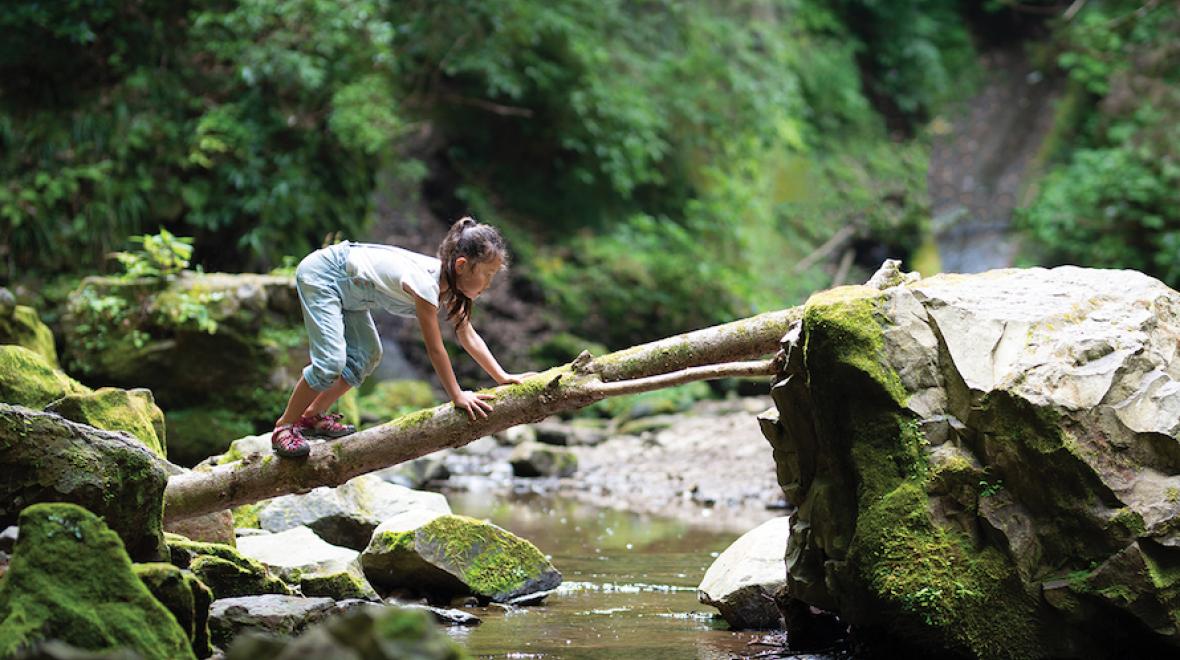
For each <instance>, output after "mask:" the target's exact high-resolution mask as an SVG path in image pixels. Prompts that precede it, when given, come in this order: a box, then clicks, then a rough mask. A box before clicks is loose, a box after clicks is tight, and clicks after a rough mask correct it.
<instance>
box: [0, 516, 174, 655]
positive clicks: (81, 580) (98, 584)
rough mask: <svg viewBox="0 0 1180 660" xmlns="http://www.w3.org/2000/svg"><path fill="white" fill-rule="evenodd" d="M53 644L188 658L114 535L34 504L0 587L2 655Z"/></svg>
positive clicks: (87, 519)
mask: <svg viewBox="0 0 1180 660" xmlns="http://www.w3.org/2000/svg"><path fill="white" fill-rule="evenodd" d="M49 639H56V640H61V641H64V642H66V643H68V644H70V645H72V646H75V647H77V648H81V649H87V650H92V651H103V650H111V649H119V648H128V649H131V650H133V651H135V652H136V653H138V654H139V655H140V656H142V657H143V658H146V659H149V660H151V659H155V658H158V659H160V660H172V659H173V658H194V657H195V656H194V654H193V650H192V647H191V645H190V639H189V636H188V635H187V634H186V633H185V631H184V630H183V629H182V628H181V627H180V625H178V624H177V622H176V618H175V617H174V616H173V615H172V614H171V613H170V612H169V611H168V610H167V609H166V608H165V607H164V606H163V605H161V604H160V602H159V601H158V600H156V599H155V598H154V597H152V595H151V593H149V592H148V589H147V587H145V586H144V584H143V582H141V581H140V579H139V578H138V577H136V575H135V573H134V572H133V570H132V567H131V560H130V559H129V558H128V557H127V553H126V552H125V551H124V549H123V543H122V542H121V541H120V540H119V536H118V535H116V534H115V533H114V532H113V531H111V530H110V529H109V528H108V527H107V526H106V525H104V524H103V522H102V520H101V519H99V518H98V516H95V515H94V514H93V513H90V512H89V511H87V510H86V509H83V508H82V507H79V506H76V505H73V504H62V503H57V504H35V505H33V506H31V507H29V508H27V509H25V510H24V511H23V512H22V513H21V516H20V538H19V539H18V540H17V543H16V552H15V554H14V556H13V558H12V564H11V566H10V567H9V569H8V573H7V574H5V577H4V580H3V582H0V657H4V658H10V657H13V656H14V655H16V652H17V651H18V650H20V649H22V648H27V647H29V646H32V645H34V644H36V643H38V642H40V641H42V640H49Z"/></svg>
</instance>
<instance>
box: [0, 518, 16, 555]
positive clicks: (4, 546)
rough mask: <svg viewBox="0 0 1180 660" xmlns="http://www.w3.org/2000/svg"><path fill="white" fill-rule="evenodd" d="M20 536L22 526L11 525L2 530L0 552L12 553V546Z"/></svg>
mask: <svg viewBox="0 0 1180 660" xmlns="http://www.w3.org/2000/svg"><path fill="white" fill-rule="evenodd" d="M19 537H20V527H17V526H16V525H10V526H8V527H5V528H4V531H3V532H0V552H7V553H9V554H12V548H13V546H15V545H16V540H17V539H18V538H19Z"/></svg>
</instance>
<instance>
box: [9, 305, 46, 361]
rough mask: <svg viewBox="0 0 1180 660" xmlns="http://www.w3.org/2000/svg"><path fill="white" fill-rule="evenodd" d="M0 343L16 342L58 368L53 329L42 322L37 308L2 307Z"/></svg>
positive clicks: (21, 306)
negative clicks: (10, 308)
mask: <svg viewBox="0 0 1180 660" xmlns="http://www.w3.org/2000/svg"><path fill="white" fill-rule="evenodd" d="M0 344H15V345H17V346H24V347H25V348H27V349H29V350H30V351H33V352H34V353H37V354H38V355H40V356H41V357H43V358H45V361H46V362H48V363H49V365H50V366H52V367H54V368H57V367H58V363H57V348H56V347H55V346H54V345H53V331H51V330H50V329H49V326H47V325H45V324H44V323H42V322H41V319H40V318H39V317H38V316H37V310H35V309H33V308H32V307H25V306H24V305H17V306H16V307H14V308H12V310H11V312H9V313H5V312H4V310H2V309H0Z"/></svg>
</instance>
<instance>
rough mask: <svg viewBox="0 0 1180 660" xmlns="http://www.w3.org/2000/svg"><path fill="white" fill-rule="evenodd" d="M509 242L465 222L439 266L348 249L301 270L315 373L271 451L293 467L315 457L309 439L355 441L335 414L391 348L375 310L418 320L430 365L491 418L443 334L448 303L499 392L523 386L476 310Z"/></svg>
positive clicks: (372, 249)
mask: <svg viewBox="0 0 1180 660" xmlns="http://www.w3.org/2000/svg"><path fill="white" fill-rule="evenodd" d="M507 261H508V253H507V250H506V249H505V247H504V239H502V238H501V237H500V233H499V232H497V231H496V229H495V228H493V227H491V226H489V225H484V224H479V223H477V222H476V221H475V220H473V219H471V218H467V217H465V218H463V219H461V220H459V221H458V222H456V223H455V224H454V225H452V226H451V229H450V231H449V232H447V235H446V238H444V239H443V241H442V244H441V245H439V248H438V258H437V259H436V258H434V257H428V256H426V255H423V254H417V253H415V252H410V251H409V250H403V249H401V248H397V247H392V246H388V245H375V244H372V243H350V242H344V243H339V244H337V245H332V246H330V247H326V248H323V249H320V250H316V251H315V252H312V253H311V254H310V255H308V256H307V257H306V258H304V259H303V261H301V262H299V267H298V268H296V269H295V286H296V289H297V290H298V291H299V302H300V303H301V304H302V307H303V322H304V325H305V326H306V327H307V334H308V340H309V343H310V345H311V364H310V365H308V366H307V367H305V368H304V369H303V375H302V377H300V379H299V382H298V383H297V384H296V385H295V391H294V392H292V393H291V399H290V400H289V401H288V402H287V409H286V410H285V411H284V412H283V416H282V417H280V418H279V419H278V421H276V422H275V429H274V432H273V433H271V436H270V443H271V447H272V448H273V449H274V452H275V453H276V454H278V455H279V456H284V457H288V458H294V457H300V456H306V455H307V454H308V451H309V447H308V444H307V439H306V437H305V436H314V437H330V438H339V437H341V436H345V435H348V434H350V433H354V432H355V431H356V429H355V428H354V427H352V426H351V425H347V424H341V423H340V416H339V415H331V414H327V410H328V409H329V408H330V407H331V406H332V404H333V403H335V402H336V400H337V399H339V398H340V397H341V395H343V394H344V393H345V392H347V391H348V389H349V388H350V387H358V386H359V385H360V384H361V383H362V382H364V380H365V378H366V377H367V376H368V375H369V374H370V373H372V372H373V369H375V368H376V367H377V364H378V363H379V362H380V361H381V342H380V339H379V337H378V336H377V328H376V326H374V325H373V317H372V316H371V315H370V314H369V310H371V309H373V308H379V309H384V310H386V311H388V312H391V313H393V314H397V315H399V316H407V317H417V318H418V324H419V326H420V327H421V329H422V339H423V341H424V342H425V343H426V353H427V354H428V355H429V356H430V363H431V364H432V365H434V371H435V372H436V373H437V374H438V377H439V380H440V381H441V382H442V386H443V389H445V390H446V392H447V395H448V396H449V397H450V398H451V401H453V402H454V404H455V409H457V410H465V411H467V414H468V416H470V418H471V419H472V420H474V419H475V418H476V417H477V416H479V417H487V414H488V411H490V410H491V409H492V405H491V404H490V403H488V401H487V400H488V399H491V398H492V395H490V394H475V393H474V392H471V391H468V390H463V389H460V388H459V383H458V382H457V381H456V380H455V373H454V371H452V370H451V362H450V359H449V357H448V356H447V352H446V349H445V348H443V343H442V333H441V332H440V330H439V327H438V310H439V306H440V303H441V304H443V305H445V306H446V308H447V320H448V321H450V322H451V323H453V324H454V326H455V332H456V334H457V335H458V337H459V343H460V344H462V345H463V348H464V349H465V350H466V351H467V352H468V353H469V354H470V355H471V357H473V358H475V361H476V362H478V363H479V366H481V367H483V369H484V371H487V372H488V375H490V376H491V377H492V378H494V379H495V380H496V382H497V383H500V384H502V385H503V384H507V383H519V382H520V381H521V379H522V378H524V377H525V376H526V375H527V374H521V375H512V374H509V373H506V372H505V371H504V370H503V369H502V368H501V367H500V364H499V363H498V362H496V358H494V357H492V354H491V352H490V351H488V347H487V345H486V344H485V343H484V341H483V339H482V338H480V336H479V334H478V333H476V332H475V328H473V327H471V323H470V320H469V318H470V315H471V302H472V301H473V300H474V299H475V298H478V297H479V295H480V294H481V293H483V292H484V291H485V290H487V288H488V285H489V284H491V282H492V277H493V276H495V274H496V273H497V272H499V271H500V270H502V269H504V267H505V266H506V265H507Z"/></svg>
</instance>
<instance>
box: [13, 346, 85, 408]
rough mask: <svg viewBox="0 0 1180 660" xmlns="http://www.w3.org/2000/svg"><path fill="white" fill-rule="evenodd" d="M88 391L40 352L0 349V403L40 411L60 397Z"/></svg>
mask: <svg viewBox="0 0 1180 660" xmlns="http://www.w3.org/2000/svg"><path fill="white" fill-rule="evenodd" d="M89 391H90V388H88V387H86V386H85V385H83V384H81V383H79V382H78V381H76V380H74V379H73V378H70V377H69V376H67V375H66V374H65V373H64V372H63V371H61V370H60V369H57V368H56V367H55V366H54V365H53V364H52V363H50V362H49V360H47V359H46V358H45V356H43V355H41V354H40V353H37V352H34V351H32V350H29V349H28V348H25V347H24V346H16V345H5V346H0V401H3V402H4V403H11V404H14V405H18V406H26V407H28V408H37V409H41V408H44V407H45V406H47V405H49V404H50V403H51V402H52V401H54V400H56V399H60V398H62V397H63V396H66V395H69V394H85V393H87V392H89Z"/></svg>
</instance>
